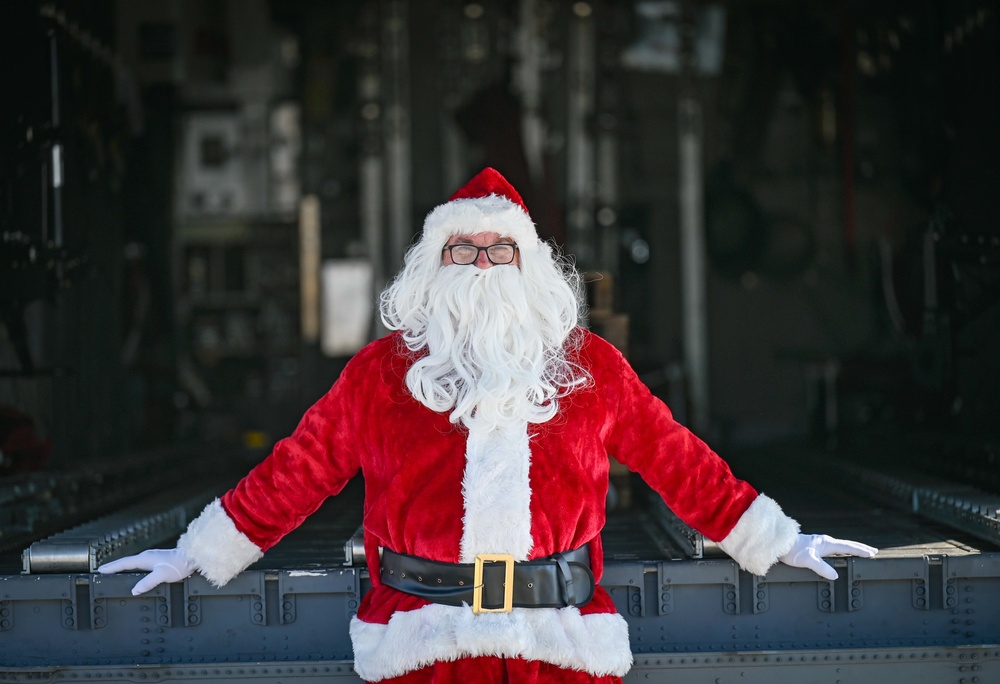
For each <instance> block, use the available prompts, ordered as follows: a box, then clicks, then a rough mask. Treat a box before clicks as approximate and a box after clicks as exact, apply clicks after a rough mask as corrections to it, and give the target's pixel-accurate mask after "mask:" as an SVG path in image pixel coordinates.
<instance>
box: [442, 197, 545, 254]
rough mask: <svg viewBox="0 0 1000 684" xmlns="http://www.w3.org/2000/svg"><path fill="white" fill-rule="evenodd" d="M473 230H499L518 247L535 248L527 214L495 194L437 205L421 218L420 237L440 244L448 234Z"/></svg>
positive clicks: (535, 241) (482, 231)
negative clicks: (421, 235) (422, 231)
mask: <svg viewBox="0 0 1000 684" xmlns="http://www.w3.org/2000/svg"><path fill="white" fill-rule="evenodd" d="M476 233H499V234H500V235H503V236H505V237H509V238H513V240H514V242H516V243H517V245H518V247H520V248H521V249H537V248H538V232H537V231H536V230H535V224H534V223H533V222H532V221H531V217H530V216H528V215H527V214H526V213H524V210H523V209H521V207H519V206H518V205H516V204H514V203H513V202H511V201H510V200H509V199H507V198H506V197H501V196H499V195H488V196H486V197H474V198H463V199H456V200H451V201H450V202H446V203H444V204H441V205H438V206H437V207H435V208H434V209H433V210H431V213H429V214H427V218H426V219H424V234H423V238H422V239H424V240H434V241H437V242H440V243H441V244H442V245H444V243H445V242H446V241H447V239H448V238H449V237H450V236H452V235H458V234H465V235H475V234H476Z"/></svg>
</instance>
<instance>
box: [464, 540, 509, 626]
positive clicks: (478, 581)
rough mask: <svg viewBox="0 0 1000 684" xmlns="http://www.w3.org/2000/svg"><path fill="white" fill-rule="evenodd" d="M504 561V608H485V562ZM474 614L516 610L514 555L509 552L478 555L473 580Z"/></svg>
mask: <svg viewBox="0 0 1000 684" xmlns="http://www.w3.org/2000/svg"><path fill="white" fill-rule="evenodd" d="M484 563H503V564H504V565H505V568H504V583H503V608H483V564H484ZM472 584H473V586H472V614H473V615H479V614H480V613H509V612H511V611H512V610H514V556H512V555H510V554H509V553H480V554H477V555H476V569H475V575H474V577H473V582H472Z"/></svg>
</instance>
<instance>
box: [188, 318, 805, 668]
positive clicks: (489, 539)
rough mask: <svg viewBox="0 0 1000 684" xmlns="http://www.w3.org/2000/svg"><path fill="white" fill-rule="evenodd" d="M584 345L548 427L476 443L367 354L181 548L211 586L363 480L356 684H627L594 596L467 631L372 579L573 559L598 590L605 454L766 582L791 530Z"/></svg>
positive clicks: (624, 664)
mask: <svg viewBox="0 0 1000 684" xmlns="http://www.w3.org/2000/svg"><path fill="white" fill-rule="evenodd" d="M581 334H582V343H581V344H580V346H579V350H578V351H577V352H575V354H576V356H577V358H576V360H577V361H578V363H580V365H581V366H583V367H584V368H586V369H587V371H588V372H589V374H590V375H591V377H592V378H593V382H592V383H591V384H590V385H589V386H588V387H586V388H584V389H580V390H577V391H575V392H573V393H572V394H571V395H569V396H567V397H564V398H563V399H561V400H560V404H559V413H558V414H557V416H556V417H555V418H553V419H552V420H550V421H548V422H547V423H544V424H541V425H529V426H526V427H525V429H524V430H523V433H522V434H516V433H515V434H506V435H501V436H489V437H478V438H477V437H473V438H470V437H469V434H468V431H467V430H465V429H464V428H462V427H461V426H456V425H453V424H452V423H450V422H449V420H448V416H447V414H444V413H435V412H433V411H431V410H430V409H427V408H426V407H424V406H423V405H421V404H419V403H418V402H417V401H415V400H414V399H413V398H412V396H410V394H409V392H408V390H407V388H406V385H405V380H404V378H405V375H406V371H407V369H408V367H409V365H410V363H411V362H412V354H411V353H409V352H408V351H407V350H406V349H405V347H404V345H403V343H402V340H401V338H400V336H399V334H398V333H396V334H392V335H389V336H388V337H385V338H383V339H381V340H377V341H375V342H373V343H372V344H370V345H368V346H367V347H366V348H365V349H363V350H362V351H361V352H359V353H358V354H357V355H356V357H355V358H354V359H352V360H351V362H350V363H349V364H348V365H347V367H346V368H345V369H344V371H343V373H342V374H341V377H340V378H339V379H338V380H337V382H336V383H335V384H334V385H333V387H332V388H331V389H330V391H329V392H328V393H327V394H326V395H325V396H323V397H322V398H321V399H320V400H319V401H318V402H317V403H316V404H315V405H314V406H313V407H312V408H310V409H309V411H308V412H306V414H305V416H304V417H303V418H302V421H301V422H300V424H299V426H298V427H297V429H296V430H295V432H294V433H293V434H292V435H291V436H290V437H288V438H287V439H284V440H282V441H281V442H279V443H278V444H277V445H276V446H275V448H274V451H273V453H272V454H271V455H270V456H269V457H268V458H267V459H265V460H264V461H263V462H262V463H261V464H260V465H258V466H257V467H256V468H254V469H253V471H251V472H250V473H249V474H248V475H247V476H246V477H245V478H244V479H243V480H242V481H241V482H240V483H239V484H238V485H237V486H236V487H235V488H234V489H232V490H231V491H229V492H228V493H226V494H225V495H224V496H223V497H222V498H221V501H216V502H214V503H213V504H210V505H209V507H208V508H207V509H206V510H205V512H204V513H203V514H202V515H201V516H200V517H199V518H198V519H196V520H195V521H194V522H193V523H192V524H191V526H190V527H189V530H188V532H187V533H185V535H184V536H183V537H182V539H181V540H180V542H179V546H181V547H182V548H184V549H185V550H186V551H187V553H188V555H189V557H190V558H191V559H192V562H193V563H194V565H195V566H196V567H197V568H198V569H199V571H200V572H202V574H203V575H205V576H206V577H207V578H208V579H209V580H211V581H212V582H215V583H217V584H223V583H225V582H227V581H229V580H230V579H231V578H232V577H233V576H235V575H236V574H237V573H239V572H241V571H242V570H243V569H245V568H246V567H247V566H248V565H249V564H250V563H252V562H253V561H255V560H256V559H257V558H259V557H260V555H261V554H262V553H263V552H264V551H266V550H267V549H268V548H270V547H271V546H273V545H274V544H275V543H277V542H278V540H280V539H281V538H282V537H283V536H284V535H286V534H287V533H288V532H290V531H291V530H292V529H294V528H295V527H297V526H298V525H299V524H300V523H301V522H302V521H303V520H304V519H305V518H306V517H307V516H308V515H309V514H311V513H312V512H314V511H315V510H316V509H317V508H318V507H319V506H320V504H321V503H322V502H323V501H324V500H325V499H326V498H327V497H328V496H331V495H334V494H337V493H338V492H340V491H341V489H342V488H343V487H344V486H345V484H346V483H347V482H348V480H350V479H351V478H352V477H354V476H355V475H356V474H357V473H358V472H359V470H360V471H362V472H363V473H364V478H365V504H364V529H365V550H366V553H367V557H368V559H369V565H370V574H371V579H372V585H373V588H372V590H371V592H369V593H368V594H367V595H366V596H365V598H364V600H363V602H362V604H361V606H360V608H359V610H358V615H357V617H356V618H355V619H354V620H353V621H352V625H351V638H352V641H353V645H354V652H355V668H356V670H357V671H358V673H359V674H360V675H361V677H362V678H364V679H366V680H369V681H378V680H381V679H386V678H390V677H396V676H399V675H402V674H405V673H407V672H411V671H413V670H416V669H419V668H422V667H425V666H427V665H429V664H431V663H434V662H439V661H455V660H458V659H462V658H468V657H477V656H500V657H508V658H522V659H525V660H538V661H543V662H546V663H552V664H555V665H558V666H560V667H563V668H568V669H574V670H583V671H585V672H589V673H591V674H593V675H617V676H621V675H624V674H625V673H626V672H627V671H628V669H629V667H630V666H631V662H632V656H631V649H630V646H629V641H628V630H627V625H626V623H625V621H624V619H623V618H622V617H621V616H619V615H618V614H617V613H616V612H615V608H614V605H613V603H612V601H611V598H610V597H609V595H608V594H607V592H606V591H605V590H604V589H603V588H601V587H598V588H597V590H596V592H595V595H594V598H593V600H592V601H591V602H590V603H589V604H587V605H586V606H582V607H580V608H575V607H570V608H562V609H555V608H542V609H531V608H515V609H514V611H513V612H512V613H507V614H483V615H478V616H475V615H473V614H472V611H471V609H470V608H467V607H455V606H445V605H440V604H431V603H429V602H427V601H425V600H423V599H421V598H417V597H415V596H411V595H408V594H403V593H401V592H398V591H396V590H394V589H391V588H389V587H386V586H384V585H382V584H381V582H380V581H379V569H378V567H377V566H378V558H379V547H384V548H389V549H392V550H394V551H397V552H399V553H404V554H409V555H414V556H422V557H424V558H429V559H433V560H436V561H446V562H452V563H457V562H469V561H471V559H472V558H473V557H474V556H475V554H477V553H511V554H512V555H514V557H515V558H516V559H518V560H525V559H532V558H541V557H545V556H548V555H551V554H553V553H557V552H561V551H567V550H571V549H575V548H578V547H580V546H583V545H585V544H586V545H589V548H590V558H591V566H592V570H593V572H594V576H595V578H597V579H598V581H599V580H600V578H601V575H602V571H603V554H602V549H601V537H600V532H601V528H602V527H603V526H604V523H605V497H606V494H607V488H608V454H611V455H613V456H614V457H615V458H616V459H617V460H619V461H620V462H621V463H623V464H625V465H626V466H628V467H629V468H630V469H632V470H634V471H636V472H638V473H639V474H640V475H642V477H643V478H644V479H645V481H646V482H647V483H649V485H650V486H651V487H652V488H653V489H654V490H656V491H657V492H658V493H659V494H660V495H661V496H662V497H663V498H664V500H665V501H666V503H667V504H668V505H669V506H670V508H671V509H672V510H673V511H674V512H675V513H677V515H679V516H680V517H681V518H682V519H683V520H685V521H686V522H687V523H688V524H689V525H691V526H692V527H694V528H695V529H697V530H699V531H701V532H703V533H704V534H705V535H706V536H707V537H708V538H710V539H712V540H715V541H719V542H720V543H721V545H722V548H723V549H724V550H725V551H726V552H727V553H729V554H730V555H732V556H733V557H734V558H735V559H736V560H737V562H739V563H740V565H741V566H742V567H744V568H746V569H748V570H750V571H752V572H755V573H757V574H764V573H765V572H766V571H767V568H768V567H770V565H771V564H773V563H774V562H775V560H776V559H777V558H778V557H780V556H781V555H783V554H784V553H785V552H787V551H788V550H789V549H790V548H791V545H792V543H793V541H794V539H795V536H796V534H797V533H798V525H797V523H795V521H794V520H792V519H791V518H788V517H787V516H785V515H784V514H783V513H782V512H781V510H780V508H779V507H778V506H777V504H775V503H774V502H773V501H772V500H771V499H769V498H768V497H766V496H763V495H759V494H758V493H757V492H756V491H755V490H754V489H753V488H752V487H751V486H750V485H749V484H747V483H746V482H743V481H742V480H739V479H737V478H736V477H734V476H733V474H732V472H731V471H730V469H729V467H728V466H727V465H726V463H725V462H724V461H723V460H722V459H720V458H719V457H718V456H717V455H716V454H715V453H713V452H712V451H711V449H709V448H708V446H706V445H705V444H704V442H702V441H701V440H699V439H698V438H697V437H695V436H694V435H693V434H692V433H691V432H690V431H688V430H687V429H686V428H684V427H683V426H681V425H680V424H678V423H677V422H676V421H674V419H673V417H672V416H671V413H670V410H669V409H668V408H667V406H666V405H664V404H663V403H662V402H661V401H659V400H658V399H656V398H655V397H653V396H652V394H651V393H650V392H649V390H648V389H647V388H646V387H645V386H644V385H643V384H642V382H641V381H640V380H639V379H638V377H637V376H636V374H635V372H634V371H633V370H632V369H631V367H630V366H629V365H628V363H627V362H626V361H625V359H624V358H623V357H622V355H621V354H620V353H619V352H618V351H617V350H616V349H615V348H614V347H612V346H611V345H610V344H608V343H607V342H605V341H604V340H602V339H600V338H599V337H597V336H595V335H593V334H591V333H589V332H586V331H581Z"/></svg>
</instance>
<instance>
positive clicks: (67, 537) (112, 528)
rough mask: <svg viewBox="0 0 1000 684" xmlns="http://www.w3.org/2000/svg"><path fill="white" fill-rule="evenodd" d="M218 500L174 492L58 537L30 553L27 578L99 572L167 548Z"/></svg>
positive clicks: (25, 559) (34, 546) (25, 560)
mask: <svg viewBox="0 0 1000 684" xmlns="http://www.w3.org/2000/svg"><path fill="white" fill-rule="evenodd" d="M217 494H218V492H217V491H216V490H214V489H213V490H209V491H203V492H200V493H198V494H194V495H191V494H188V495H186V496H179V493H178V492H171V493H170V494H169V496H162V495H161V496H159V497H157V498H155V499H150V500H147V501H145V502H143V503H141V504H139V505H136V506H130V507H128V508H124V509H121V510H119V511H116V512H114V513H111V514H109V515H106V516H103V517H101V518H97V519H96V520H92V521H90V522H87V523H84V524H82V525H78V526H76V527H73V528H70V529H68V530H65V531H63V532H59V533H57V534H54V535H52V536H50V537H47V538H45V539H42V540H40V541H37V542H35V543H33V544H32V545H31V546H29V547H28V548H27V549H25V551H24V553H23V554H22V562H23V567H24V572H25V573H26V574H32V573H44V572H67V573H69V572H95V571H96V570H97V568H98V566H100V565H101V564H102V563H107V562H108V561H111V560H115V559H116V558H121V557H122V556H127V555H130V554H135V553H139V552H140V551H143V550H144V549H148V548H150V547H152V546H157V545H163V544H165V543H167V542H169V541H170V540H171V539H173V538H176V537H177V536H178V535H180V534H181V532H183V531H184V529H185V528H186V527H187V524H188V523H189V522H190V521H191V520H192V519H193V518H194V517H195V516H196V515H197V514H198V513H199V512H200V511H201V509H202V508H203V507H204V506H205V504H206V503H208V502H209V501H211V499H212V498H213V497H214V496H215V495H217Z"/></svg>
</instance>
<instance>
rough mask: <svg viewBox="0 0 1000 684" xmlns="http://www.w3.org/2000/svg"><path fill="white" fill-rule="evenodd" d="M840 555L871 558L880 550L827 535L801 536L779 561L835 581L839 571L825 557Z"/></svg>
mask: <svg viewBox="0 0 1000 684" xmlns="http://www.w3.org/2000/svg"><path fill="white" fill-rule="evenodd" d="M838 553H839V554H847V555H849V556H860V557H862V558H871V557H872V556H874V555H875V554H876V553H878V549H876V548H875V547H873V546H868V545H867V544H862V543H860V542H854V541H847V540H846V539H834V538H833V537H830V536H828V535H825V534H800V535H799V536H798V539H796V540H795V544H794V545H793V546H792V549H791V550H790V551H789V552H788V553H786V554H785V555H784V556H782V557H781V558H779V559H778V560H780V561H781V562H782V563H784V564H785V565H791V566H794V567H796V568H807V569H809V570H812V571H813V572H815V573H816V574H817V575H819V576H820V577H823V578H824V579H828V580H835V579H837V571H836V570H834V569H833V566H832V565H830V564H829V563H827V562H826V561H824V560H823V557H824V556H832V555H834V554H838Z"/></svg>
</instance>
